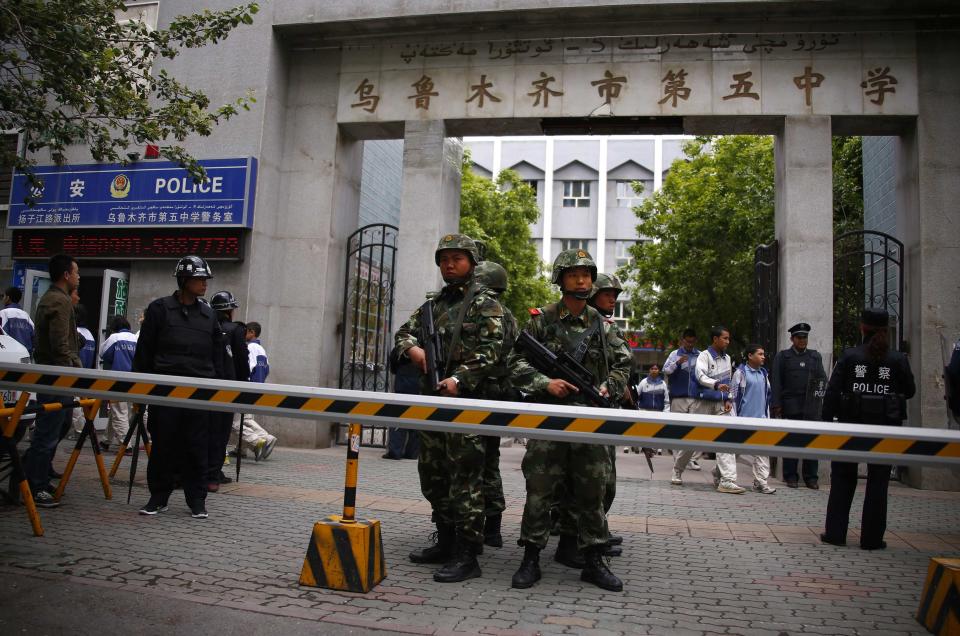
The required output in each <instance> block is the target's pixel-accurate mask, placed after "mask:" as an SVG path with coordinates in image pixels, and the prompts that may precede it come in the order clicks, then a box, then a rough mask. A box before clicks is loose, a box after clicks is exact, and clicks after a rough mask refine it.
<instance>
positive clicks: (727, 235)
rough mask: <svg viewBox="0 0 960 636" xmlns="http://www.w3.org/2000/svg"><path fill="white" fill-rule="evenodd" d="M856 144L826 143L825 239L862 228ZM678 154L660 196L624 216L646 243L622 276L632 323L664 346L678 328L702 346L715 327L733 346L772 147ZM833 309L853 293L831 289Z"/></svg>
mask: <svg viewBox="0 0 960 636" xmlns="http://www.w3.org/2000/svg"><path fill="white" fill-rule="evenodd" d="M861 141H862V140H861V138H860V137H835V138H834V139H833V221H834V236H838V235H840V234H842V233H843V232H846V231H849V230H854V229H862V228H863V163H862V154H861V153H862V151H861ZM684 154H685V157H684V158H682V159H678V160H677V161H675V162H674V163H673V165H672V166H671V167H670V172H669V173H668V174H667V177H666V178H665V179H664V184H663V188H662V189H661V190H660V192H658V193H656V194H654V195H653V196H652V197H650V198H648V199H646V200H645V201H644V202H643V204H642V205H640V206H638V207H636V208H634V211H635V212H636V214H637V218H638V219H639V224H638V225H637V232H638V234H639V235H641V236H646V237H649V238H651V239H654V241H653V242H644V243H638V244H636V245H635V246H634V247H633V248H632V255H633V257H634V260H633V263H632V264H631V265H630V266H628V267H626V268H624V270H623V272H622V273H623V274H624V276H625V277H626V278H627V279H628V280H629V283H630V284H631V285H633V286H635V288H634V291H633V292H632V302H633V308H634V320H635V322H636V323H637V325H636V326H638V327H640V328H641V329H643V330H644V331H645V332H646V335H648V336H649V337H652V338H654V339H660V340H663V341H664V342H669V341H671V340H676V338H677V336H678V334H679V333H680V332H681V331H682V330H683V329H685V328H686V327H693V328H694V329H696V330H697V333H698V334H701V338H703V337H705V336H706V334H707V333H709V328H710V326H712V325H715V324H723V325H725V326H727V327H728V328H729V329H730V330H731V336H732V338H733V340H734V343H736V344H739V345H743V344H746V342H747V341H748V340H749V339H751V338H753V337H754V334H752V333H751V322H752V315H751V311H752V307H753V294H754V290H753V258H754V250H755V248H756V247H757V246H758V245H760V244H762V243H769V242H770V241H771V240H772V239H773V236H774V218H773V212H774V199H775V186H774V161H773V140H772V138H770V137H756V136H731V137H713V138H697V139H695V140H693V141H690V142H688V143H687V144H686V145H685V147H684ZM861 286H862V285H861ZM835 303H836V304H837V306H838V307H846V305H849V304H850V303H853V304H857V303H860V304H862V291H857V290H856V289H853V288H851V289H850V290H847V291H843V290H841V291H840V292H839V294H838V296H837V297H836V298H835ZM858 306H859V305H858ZM736 348H739V347H736Z"/></svg>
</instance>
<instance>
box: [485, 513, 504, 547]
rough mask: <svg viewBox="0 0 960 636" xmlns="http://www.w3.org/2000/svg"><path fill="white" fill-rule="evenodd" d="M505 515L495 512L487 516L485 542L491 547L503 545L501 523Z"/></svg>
mask: <svg viewBox="0 0 960 636" xmlns="http://www.w3.org/2000/svg"><path fill="white" fill-rule="evenodd" d="M502 521H503V515H501V514H495V515H490V516H489V517H487V518H486V520H485V521H484V523H483V542H484V544H486V545H488V546H490V547H491V548H502V547H503V535H502V534H500V524H501V522H502Z"/></svg>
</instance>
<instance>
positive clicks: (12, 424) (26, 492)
mask: <svg viewBox="0 0 960 636" xmlns="http://www.w3.org/2000/svg"><path fill="white" fill-rule="evenodd" d="M29 399H30V393H29V392H27V391H22V392H21V393H20V398H19V399H18V400H17V403H16V405H15V406H14V407H13V409H4V414H3V415H2V416H0V427H2V429H3V431H2V432H3V442H4V444H6V445H7V449H8V452H9V453H10V460H11V461H12V462H13V471H14V472H13V474H14V479H18V480H19V482H20V483H19V484H17V487H18V488H19V490H20V499H22V500H23V505H24V507H25V508H26V509H27V517H28V518H29V519H30V526H31V527H32V528H33V534H34V535H35V536H38V537H42V536H43V525H41V523H40V513H39V512H37V506H36V505H35V504H34V503H33V493H32V492H31V491H30V484H29V482H27V476H26V474H25V473H24V472H23V466H22V465H21V463H20V453H19V451H17V447H16V446H15V445H14V443H13V436H14V434H16V431H17V425H18V424H19V423H20V417H21V416H22V415H23V410H24V409H25V408H26V407H27V401H28V400H29Z"/></svg>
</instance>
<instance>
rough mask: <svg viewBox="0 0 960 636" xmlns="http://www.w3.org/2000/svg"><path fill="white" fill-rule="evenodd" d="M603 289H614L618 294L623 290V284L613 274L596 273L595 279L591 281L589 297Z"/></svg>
mask: <svg viewBox="0 0 960 636" xmlns="http://www.w3.org/2000/svg"><path fill="white" fill-rule="evenodd" d="M604 289H612V290H614V291H616V292H617V294H620V292H622V291H623V286H622V285H621V284H620V279H619V278H617V277H616V276H614V275H613V274H605V273H603V272H600V273H599V274H597V280H596V281H594V283H593V289H592V290H591V291H590V298H593V297H594V296H596V295H597V294H598V293H599V292H602V291H603V290H604Z"/></svg>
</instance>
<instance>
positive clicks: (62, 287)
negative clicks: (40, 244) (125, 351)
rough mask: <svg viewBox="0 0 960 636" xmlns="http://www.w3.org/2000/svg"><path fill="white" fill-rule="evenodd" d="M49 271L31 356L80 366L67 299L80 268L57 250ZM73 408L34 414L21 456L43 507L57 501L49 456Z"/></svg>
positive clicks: (43, 399) (41, 398) (45, 399)
mask: <svg viewBox="0 0 960 636" xmlns="http://www.w3.org/2000/svg"><path fill="white" fill-rule="evenodd" d="M49 272H50V289H48V290H47V292H46V293H45V294H44V295H43V297H42V298H41V299H40V302H39V303H38V304H37V313H36V315H35V316H34V317H33V322H34V323H35V324H36V327H37V329H36V339H37V342H36V347H35V348H34V350H33V358H34V360H35V361H36V363H37V364H48V365H55V366H61V367H80V366H81V364H80V355H79V341H78V340H77V320H76V317H75V316H74V313H73V302H72V301H71V300H70V294H71V292H73V290H75V289H76V288H77V287H79V286H80V269H79V267H78V265H77V261H76V260H75V259H74V258H73V257H71V256H67V255H66V254H57V255H56V256H53V257H51V259H50V266H49ZM65 400H70V398H64V397H60V396H55V395H49V394H44V393H38V394H37V402H38V403H40V404H45V403H49V402H60V401H65ZM70 401H72V400H70ZM72 411H73V409H60V410H59V411H51V412H48V413H40V414H39V415H37V419H36V425H35V428H34V431H33V436H32V437H31V438H30V448H29V449H28V450H27V453H26V455H25V456H24V472H25V473H26V474H27V481H28V482H29V483H30V491H31V492H33V501H34V503H36V505H37V506H40V507H42V508H55V507H56V506H59V505H60V502H59V501H57V500H56V499H54V498H53V487H52V486H51V485H50V468H51V460H52V459H53V456H54V454H56V452H57V444H58V443H59V441H60V431H61V429H62V428H64V427H65V426H66V425H67V424H69V422H70V421H71V419H72Z"/></svg>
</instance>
